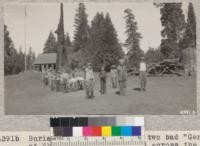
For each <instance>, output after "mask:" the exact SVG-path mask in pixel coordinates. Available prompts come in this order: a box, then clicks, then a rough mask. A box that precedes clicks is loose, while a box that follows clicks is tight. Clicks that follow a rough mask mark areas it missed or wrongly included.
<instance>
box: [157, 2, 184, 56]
mask: <svg viewBox="0 0 200 146" xmlns="http://www.w3.org/2000/svg"><path fill="white" fill-rule="evenodd" d="M160 12H161V23H162V26H163V27H164V29H163V30H162V32H161V35H162V37H163V39H162V41H161V52H162V53H163V55H164V57H165V58H174V57H181V49H180V48H179V43H180V40H181V39H182V38H183V34H184V31H185V26H186V23H185V16H184V14H183V10H182V3H164V4H163V5H162V7H161V9H160Z"/></svg>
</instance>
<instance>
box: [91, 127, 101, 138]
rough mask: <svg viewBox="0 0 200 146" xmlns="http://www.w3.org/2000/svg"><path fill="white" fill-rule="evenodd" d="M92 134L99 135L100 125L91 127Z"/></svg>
mask: <svg viewBox="0 0 200 146" xmlns="http://www.w3.org/2000/svg"><path fill="white" fill-rule="evenodd" d="M92 129H93V130H92V131H93V134H92V135H93V136H101V127H93V128H92Z"/></svg>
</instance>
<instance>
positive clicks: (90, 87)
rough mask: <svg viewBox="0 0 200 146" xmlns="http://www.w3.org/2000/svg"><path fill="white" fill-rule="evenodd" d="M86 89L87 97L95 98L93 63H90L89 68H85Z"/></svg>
mask: <svg viewBox="0 0 200 146" xmlns="http://www.w3.org/2000/svg"><path fill="white" fill-rule="evenodd" d="M85 81H86V84H85V90H86V97H87V98H94V82H95V81H94V73H93V70H92V65H91V63H88V65H87V68H86V69H85Z"/></svg>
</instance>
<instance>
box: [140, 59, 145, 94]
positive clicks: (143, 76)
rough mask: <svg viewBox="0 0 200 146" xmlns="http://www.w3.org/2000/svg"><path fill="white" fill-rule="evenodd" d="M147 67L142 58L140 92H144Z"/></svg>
mask: <svg viewBox="0 0 200 146" xmlns="http://www.w3.org/2000/svg"><path fill="white" fill-rule="evenodd" d="M146 71H147V66H146V63H145V61H144V57H142V58H141V62H140V90H141V91H146V81H147V75H146Z"/></svg>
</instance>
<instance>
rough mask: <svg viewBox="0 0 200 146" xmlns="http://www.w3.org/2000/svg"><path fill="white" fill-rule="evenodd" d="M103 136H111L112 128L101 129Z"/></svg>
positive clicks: (104, 127)
mask: <svg viewBox="0 0 200 146" xmlns="http://www.w3.org/2000/svg"><path fill="white" fill-rule="evenodd" d="M101 131H102V136H111V126H103V127H101Z"/></svg>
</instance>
